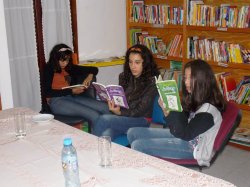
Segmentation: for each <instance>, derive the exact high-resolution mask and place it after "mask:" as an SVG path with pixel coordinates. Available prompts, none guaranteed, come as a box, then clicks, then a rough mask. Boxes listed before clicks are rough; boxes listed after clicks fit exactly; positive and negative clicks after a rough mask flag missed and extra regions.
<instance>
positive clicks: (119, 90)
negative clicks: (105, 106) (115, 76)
mask: <svg viewBox="0 0 250 187" xmlns="http://www.w3.org/2000/svg"><path fill="white" fill-rule="evenodd" d="M92 85H93V86H94V88H95V89H96V93H97V95H98V96H99V98H100V99H101V100H103V101H107V100H113V101H114V102H115V104H116V105H118V106H120V107H124V108H129V107H128V102H127V99H126V96H125V92H124V89H123V87H122V86H120V85H107V86H104V85H103V84H100V83H97V82H93V83H92Z"/></svg>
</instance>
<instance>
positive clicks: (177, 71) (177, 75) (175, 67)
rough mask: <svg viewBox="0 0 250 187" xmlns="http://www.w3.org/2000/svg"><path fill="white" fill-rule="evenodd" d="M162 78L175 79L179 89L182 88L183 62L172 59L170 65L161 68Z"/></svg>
mask: <svg viewBox="0 0 250 187" xmlns="http://www.w3.org/2000/svg"><path fill="white" fill-rule="evenodd" d="M160 73H161V77H162V80H175V81H176V83H177V87H178V90H179V91H180V90H181V82H182V62H178V61H170V67H169V69H168V68H161V69H160Z"/></svg>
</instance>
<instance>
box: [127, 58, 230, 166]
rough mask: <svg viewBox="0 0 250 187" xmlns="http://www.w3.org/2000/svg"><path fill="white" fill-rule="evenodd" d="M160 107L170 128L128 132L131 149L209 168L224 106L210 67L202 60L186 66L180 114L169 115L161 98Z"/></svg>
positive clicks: (139, 129)
mask: <svg viewBox="0 0 250 187" xmlns="http://www.w3.org/2000/svg"><path fill="white" fill-rule="evenodd" d="M159 104H160V106H161V108H162V110H163V112H164V115H165V121H166V123H167V125H168V127H169V128H168V129H159V128H131V129H129V131H128V140H129V142H130V144H131V148H132V149H135V150H138V151H141V152H144V153H147V154H150V155H153V156H158V157H162V158H164V157H165V158H179V159H193V158H195V159H196V160H197V161H198V164H200V165H207V166H208V165H209V161H210V159H211V157H212V148H213V144H214V140H215V137H216V135H217V132H218V130H219V128H220V125H221V122H222V115H221V113H222V112H223V111H224V109H225V104H226V103H225V101H224V98H223V96H222V94H221V92H220V90H219V89H218V86H217V83H216V79H215V76H214V73H213V71H212V69H211V67H210V66H209V65H208V64H207V63H206V62H205V61H203V60H194V61H191V62H189V63H187V64H185V66H184V70H183V80H182V107H183V112H174V111H171V112H168V109H167V108H165V107H164V106H163V105H164V104H163V102H162V100H161V99H159Z"/></svg>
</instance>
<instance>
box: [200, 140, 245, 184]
mask: <svg viewBox="0 0 250 187" xmlns="http://www.w3.org/2000/svg"><path fill="white" fill-rule="evenodd" d="M202 172H203V173H206V174H208V175H212V176H214V177H217V178H221V179H224V180H226V181H229V182H231V183H233V184H235V185H236V186H238V187H250V151H245V150H242V149H239V148H235V147H232V146H230V145H227V146H226V148H225V149H224V151H223V152H222V154H221V155H219V156H218V157H217V160H216V161H215V162H214V163H213V165H212V166H210V168H204V169H203V170H202Z"/></svg>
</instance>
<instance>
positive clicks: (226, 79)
mask: <svg viewBox="0 0 250 187" xmlns="http://www.w3.org/2000/svg"><path fill="white" fill-rule="evenodd" d="M221 81H222V87H223V93H224V96H225V98H226V100H227V101H230V100H233V101H234V100H235V95H234V93H235V90H236V81H235V79H234V77H233V76H232V74H231V73H230V72H226V73H224V74H222V75H221Z"/></svg>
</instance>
